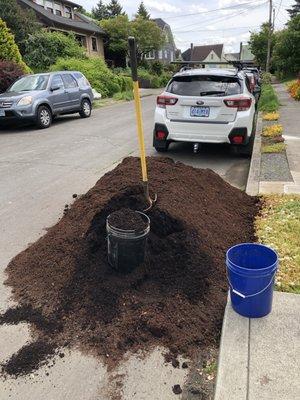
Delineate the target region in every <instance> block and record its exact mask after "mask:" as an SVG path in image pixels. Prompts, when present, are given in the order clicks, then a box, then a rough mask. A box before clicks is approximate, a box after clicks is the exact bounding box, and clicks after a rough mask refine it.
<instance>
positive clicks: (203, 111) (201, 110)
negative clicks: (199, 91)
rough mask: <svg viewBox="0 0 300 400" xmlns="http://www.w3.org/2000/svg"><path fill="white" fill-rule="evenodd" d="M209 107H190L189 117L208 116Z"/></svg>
mask: <svg viewBox="0 0 300 400" xmlns="http://www.w3.org/2000/svg"><path fill="white" fill-rule="evenodd" d="M209 111H210V108H209V107H191V117H209Z"/></svg>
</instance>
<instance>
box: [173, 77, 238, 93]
mask: <svg viewBox="0 0 300 400" xmlns="http://www.w3.org/2000/svg"><path fill="white" fill-rule="evenodd" d="M167 91H168V92H169V93H173V94H178V95H180V96H230V95H233V94H239V93H241V91H242V88H241V83H240V82H239V80H238V79H237V78H232V77H227V76H224V77H222V76H202V75H199V76H197V75H194V76H178V77H174V78H173V79H172V81H171V82H170V84H169V86H168V88H167Z"/></svg>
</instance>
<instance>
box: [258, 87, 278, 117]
mask: <svg viewBox="0 0 300 400" xmlns="http://www.w3.org/2000/svg"><path fill="white" fill-rule="evenodd" d="M278 108H279V101H278V97H277V95H276V93H275V90H274V89H273V86H272V85H269V84H267V85H262V89H261V96H260V99H259V103H258V109H259V111H263V112H272V111H277V110H278Z"/></svg>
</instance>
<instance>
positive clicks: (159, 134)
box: [156, 131, 167, 140]
mask: <svg viewBox="0 0 300 400" xmlns="http://www.w3.org/2000/svg"><path fill="white" fill-rule="evenodd" d="M166 137H167V133H166V132H164V131H157V132H156V139H157V140H165V138H166Z"/></svg>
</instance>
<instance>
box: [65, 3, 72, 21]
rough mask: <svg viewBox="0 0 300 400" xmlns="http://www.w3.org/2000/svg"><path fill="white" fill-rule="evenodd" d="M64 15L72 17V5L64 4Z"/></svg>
mask: <svg viewBox="0 0 300 400" xmlns="http://www.w3.org/2000/svg"><path fill="white" fill-rule="evenodd" d="M65 17H67V18H69V19H72V7H69V6H65Z"/></svg>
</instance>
